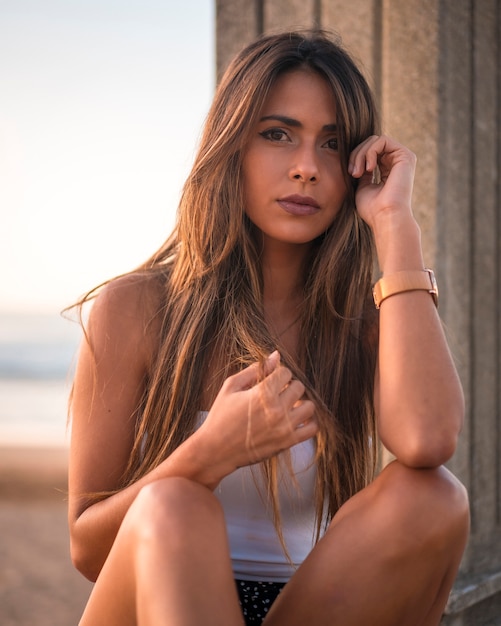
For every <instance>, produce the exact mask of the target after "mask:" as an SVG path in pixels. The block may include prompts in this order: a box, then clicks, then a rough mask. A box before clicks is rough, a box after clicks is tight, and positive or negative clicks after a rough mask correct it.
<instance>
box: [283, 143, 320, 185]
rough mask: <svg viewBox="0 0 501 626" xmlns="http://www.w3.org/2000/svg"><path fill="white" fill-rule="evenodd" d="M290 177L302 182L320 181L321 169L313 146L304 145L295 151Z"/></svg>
mask: <svg viewBox="0 0 501 626" xmlns="http://www.w3.org/2000/svg"><path fill="white" fill-rule="evenodd" d="M289 178H291V179H292V180H296V181H299V182H302V183H306V182H308V183H316V182H318V180H319V169H318V165H317V160H316V158H315V151H314V149H313V148H311V147H307V146H303V147H302V148H301V149H298V150H297V151H296V152H295V159H294V162H293V165H292V166H291V168H290V170H289Z"/></svg>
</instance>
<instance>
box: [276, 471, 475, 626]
mask: <svg viewBox="0 0 501 626" xmlns="http://www.w3.org/2000/svg"><path fill="white" fill-rule="evenodd" d="M468 529H469V509H468V501H467V497H466V492H465V490H464V488H463V487H462V485H461V484H460V483H459V481H457V480H456V479H455V478H454V477H453V476H452V474H450V472H448V471H447V470H446V469H445V468H438V469H429V470H413V469H409V468H406V467H404V466H403V465H401V464H400V463H398V462H393V463H391V464H390V465H389V466H388V467H386V468H385V469H384V470H383V472H382V473H381V474H380V475H379V476H378V477H377V479H376V480H375V481H374V482H373V483H372V484H371V485H369V486H368V487H367V488H366V489H364V490H363V491H361V492H360V493H358V494H357V495H356V496H354V497H353V498H351V499H350V500H349V501H348V502H347V503H346V504H345V505H344V506H343V507H342V508H341V509H340V510H339V512H338V513H337V515H336V516H335V517H334V519H333V520H332V522H331V525H330V527H329V529H328V531H327V532H326V534H325V536H324V537H323V538H322V540H321V541H320V542H319V543H318V544H317V546H316V547H315V548H314V550H313V551H312V552H311V553H310V555H309V556H308V558H307V559H306V561H305V562H304V563H303V565H302V566H301V567H300V568H299V569H298V571H297V572H296V574H295V575H294V576H293V577H292V579H291V580H290V582H289V583H288V584H287V585H286V586H285V588H284V590H283V591H282V593H281V595H280V596H279V597H278V598H277V600H276V601H275V603H274V605H273V607H272V608H271V610H270V612H269V613H268V616H267V617H266V619H265V622H264V624H266V626H283V625H284V624H287V626H304V624H314V625H315V626H324V625H325V626H327V625H329V626H333V625H335V624H339V625H340V626H436V625H437V624H438V623H439V621H440V618H441V615H442V611H443V608H444V606H445V604H446V602H447V598H448V595H449V591H450V588H451V587H452V584H453V582H454V579H455V576H456V573H457V569H458V567H459V563H460V560H461V556H462V554H463V550H464V547H465V544H466V540H467V536H468Z"/></svg>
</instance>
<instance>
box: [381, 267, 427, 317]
mask: <svg viewBox="0 0 501 626" xmlns="http://www.w3.org/2000/svg"><path fill="white" fill-rule="evenodd" d="M404 291H427V292H428V293H430V294H431V296H432V298H433V302H434V303H435V306H437V307H438V286H437V281H436V280H435V274H434V273H433V271H432V270H430V269H425V270H408V271H404V272H396V273H395V274H390V275H389V276H383V277H382V278H380V279H379V280H378V281H377V283H376V284H375V285H374V287H373V289H372V295H373V298H374V304H375V305H376V309H379V307H380V306H381V302H382V301H383V300H385V299H386V298H389V297H390V296H394V295H395V294H397V293H402V292H404Z"/></svg>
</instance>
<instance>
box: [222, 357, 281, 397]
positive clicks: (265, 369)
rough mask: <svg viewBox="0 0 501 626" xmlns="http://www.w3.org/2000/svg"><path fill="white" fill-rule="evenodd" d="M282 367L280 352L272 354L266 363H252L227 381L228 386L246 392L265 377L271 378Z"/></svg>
mask: <svg viewBox="0 0 501 626" xmlns="http://www.w3.org/2000/svg"><path fill="white" fill-rule="evenodd" d="M279 365H280V353H279V352H278V350H275V352H272V353H271V354H270V355H269V356H268V357H267V358H266V359H265V361H264V363H252V364H251V365H249V366H247V367H246V368H244V369H243V370H242V371H241V372H238V373H237V374H233V376H230V377H229V378H228V379H227V384H228V385H229V386H230V387H231V389H233V390H244V389H250V388H251V387H254V386H255V385H256V384H257V383H258V382H259V381H261V380H262V379H263V376H265V377H266V376H269V375H270V374H272V373H273V372H274V371H275V370H276V368H277V367H278V366H279Z"/></svg>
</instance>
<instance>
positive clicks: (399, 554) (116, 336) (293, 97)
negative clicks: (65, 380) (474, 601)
mask: <svg viewBox="0 0 501 626" xmlns="http://www.w3.org/2000/svg"><path fill="white" fill-rule="evenodd" d="M414 169H415V157H414V155H413V154H412V153H411V152H410V151H409V150H408V149H407V148H405V147H404V146H402V145H400V144H398V143H397V142H396V141H394V140H393V139H391V138H389V137H386V136H384V135H380V134H379V124H378V119H377V114H376V107H375V105H374V102H373V99H372V96H371V93H370V90H369V88H368V87H367V84H366V82H365V80H364V78H363V77H362V75H361V74H360V72H359V71H358V69H357V68H356V66H355V65H354V63H353V61H352V60H351V59H350V58H349V56H348V55H347V54H346V52H344V51H343V49H342V48H341V47H340V46H339V45H338V44H336V43H334V42H333V41H331V40H330V39H329V38H328V37H327V36H326V35H324V34H321V33H313V34H300V33H286V34H280V35H273V36H267V37H263V38H261V39H259V40H258V41H256V42H254V43H253V44H251V45H250V46H248V47H247V48H246V49H245V50H244V51H243V52H242V53H241V54H240V55H239V56H238V57H237V58H236V59H235V60H234V62H233V63H232V64H231V66H230V67H229V68H228V70H227V72H226V74H225V76H224V78H223V79H222V81H221V84H220V86H219V88H218V90H217V93H216V95H215V99H214V103H213V106H212V108H211V110H210V112H209V115H208V118H207V122H206V126H205V131H204V134H203V137H202V140H201V145H200V148H199V152H198V155H197V157H196V159H195V163H194V166H193V169H192V172H191V174H190V176H189V178H188V180H187V182H186V185H185V188H184V192H183V196H182V199H181V203H180V207H179V213H178V221H177V224H176V229H175V231H174V233H173V234H172V235H171V237H170V238H169V239H168V240H167V241H166V243H165V244H164V245H163V247H162V248H161V249H160V250H159V251H157V253H156V254H155V255H154V256H153V257H152V258H151V259H150V260H149V261H148V262H147V263H145V264H144V265H143V266H142V267H140V268H138V269H137V270H135V271H134V272H131V273H130V274H128V275H125V276H122V277H119V278H117V279H114V280H112V281H109V282H108V283H107V284H106V285H105V286H104V288H102V289H101V290H99V291H98V293H97V297H95V300H94V302H93V306H92V310H91V314H90V318H89V322H88V327H87V330H86V340H85V341H84V342H83V345H82V348H81V353H80V356H79V362H78V367H77V372H76V376H75V381H74V389H73V394H72V406H71V409H72V420H73V424H72V442H71V455H70V477H69V480H70V500H69V524H70V532H71V551H72V558H73V561H74V563H75V565H76V567H77V568H78V569H79V570H80V571H81V572H82V573H83V574H84V575H85V576H87V577H88V578H89V579H91V580H96V584H95V586H94V589H93V592H92V594H91V597H90V599H89V602H88V605H87V607H86V609H85V612H84V615H83V617H82V620H81V624H82V625H84V626H85V625H87V624H92V625H93V626H96V625H99V624H103V625H106V626H110V625H113V624H120V626H124V625H128V624H131V625H132V624H141V625H142V624H169V625H174V624H175V625H181V624H183V625H189V626H195V625H197V626H198V625H200V624H204V625H208V624H214V625H217V626H225V625H227V624H228V625H230V624H231V625H237V624H243V623H244V617H245V623H246V624H258V623H261V621H262V620H263V618H264V623H265V624H266V625H272V626H273V625H287V626H294V625H296V624H297V625H300V624H301V625H304V624H315V625H322V624H343V626H349V625H351V624H353V625H356V626H360V625H361V624H370V625H371V626H374V625H385V626H387V625H393V624H394V625H398V626H404V625H427V626H428V625H432V624H437V623H438V622H439V620H440V616H441V614H442V611H443V608H444V606H445V603H446V601H447V597H448V593H449V590H450V588H451V586H452V584H453V581H454V578H455V575H456V572H457V569H458V566H459V562H460V559H461V555H462V552H463V549H464V545H465V542H466V538H467V533H468V504H467V498H466V495H465V492H464V489H463V487H462V486H461V485H460V484H459V483H458V481H457V480H456V479H455V478H454V477H453V476H452V475H451V474H450V473H449V472H448V471H447V470H446V469H445V468H444V467H442V465H443V463H444V462H445V461H447V460H448V459H449V458H450V457H451V455H452V454H453V452H454V449H455V446H456V440H457V437H458V434H459V431H460V428H461V424H462V419H463V396H462V391H461V387H460V383H459V381H458V377H457V374H456V371H455V368H454V365H453V362H452V359H451V356H450V353H449V350H448V348H447V345H446V341H445V338H444V334H443V332H442V328H441V323H440V319H439V316H438V314H437V310H436V306H435V302H434V297H435V296H436V293H435V289H434V285H433V284H432V282H431V278H430V274H429V272H427V271H425V270H424V265H423V258H422V251H421V245H420V234H419V228H418V226H417V224H416V221H415V219H414V217H413V215H412V210H411V194H412V185H413V177H414ZM374 250H375V251H376V253H377V261H378V264H379V268H380V270H381V272H382V276H383V279H382V280H381V281H379V282H378V283H377V285H376V288H375V292H374V293H375V300H376V304H377V306H378V307H379V306H380V310H379V312H378V311H377V309H376V307H375V306H374V302H372V295H371V285H372V268H373V266H374V254H373V251H374ZM95 295H96V293H95V292H91V294H88V296H87V297H86V298H84V299H83V301H82V302H81V303H80V304H83V303H84V302H85V301H87V300H90V299H92V298H93V297H94V296H95ZM379 441H381V442H382V443H383V444H384V446H385V447H386V448H387V449H388V450H389V451H390V452H391V453H392V454H393V455H394V457H395V460H394V461H393V462H392V463H390V464H389V465H387V466H386V467H385V468H384V469H383V470H382V471H381V472H379V473H378V474H377V475H376V467H377V455H376V453H377V449H378V445H379V444H378V442H379ZM235 581H236V582H235ZM239 600H240V602H239ZM270 607H271V608H270ZM243 616H244V617H243Z"/></svg>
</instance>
